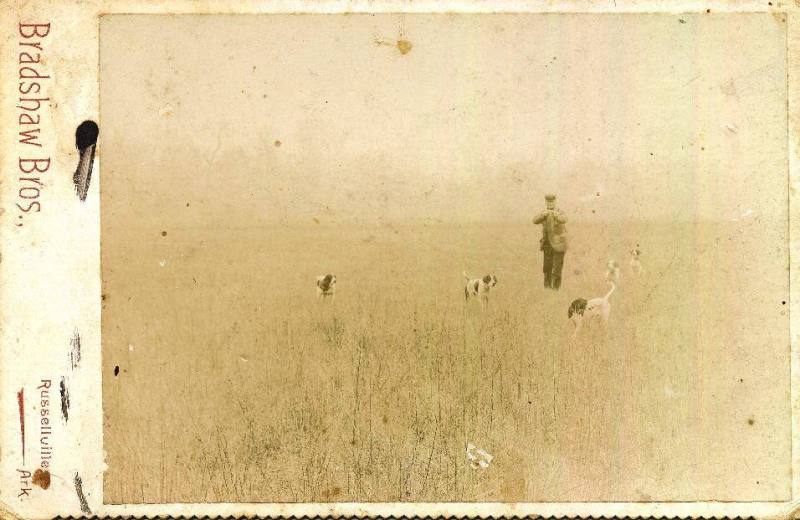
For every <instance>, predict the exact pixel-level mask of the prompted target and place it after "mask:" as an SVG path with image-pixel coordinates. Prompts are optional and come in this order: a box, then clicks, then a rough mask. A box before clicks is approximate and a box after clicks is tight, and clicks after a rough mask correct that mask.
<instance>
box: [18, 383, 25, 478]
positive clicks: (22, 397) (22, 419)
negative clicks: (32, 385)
mask: <svg viewBox="0 0 800 520" xmlns="http://www.w3.org/2000/svg"><path fill="white" fill-rule="evenodd" d="M17 406H19V436H20V438H21V439H22V465H23V466H24V465H25V389H24V388H20V389H19V392H17Z"/></svg>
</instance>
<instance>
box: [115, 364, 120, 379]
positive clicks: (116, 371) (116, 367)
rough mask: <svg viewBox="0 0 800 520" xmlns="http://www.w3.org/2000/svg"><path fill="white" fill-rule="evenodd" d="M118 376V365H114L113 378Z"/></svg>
mask: <svg viewBox="0 0 800 520" xmlns="http://www.w3.org/2000/svg"><path fill="white" fill-rule="evenodd" d="M118 375H119V365H116V366H115V367H114V377H116V376H118Z"/></svg>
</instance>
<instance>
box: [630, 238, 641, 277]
mask: <svg viewBox="0 0 800 520" xmlns="http://www.w3.org/2000/svg"><path fill="white" fill-rule="evenodd" d="M640 256H642V251H641V250H640V249H639V244H636V247H634V248H633V249H631V271H633V272H634V273H636V274H637V275H639V274H642V271H643V269H642V261H641V260H640V259H639V257H640Z"/></svg>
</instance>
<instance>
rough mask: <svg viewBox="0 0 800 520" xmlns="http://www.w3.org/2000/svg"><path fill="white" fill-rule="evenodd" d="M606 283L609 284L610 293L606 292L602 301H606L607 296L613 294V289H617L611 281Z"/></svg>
mask: <svg viewBox="0 0 800 520" xmlns="http://www.w3.org/2000/svg"><path fill="white" fill-rule="evenodd" d="M608 283H610V284H611V290H610V291H608V292H607V293H606V295H605V296H603V299H604V300H607V299H608V297H609V296H611V293H613V292H614V289H616V288H617V284H615V283H614V282H612V281H609V282H608Z"/></svg>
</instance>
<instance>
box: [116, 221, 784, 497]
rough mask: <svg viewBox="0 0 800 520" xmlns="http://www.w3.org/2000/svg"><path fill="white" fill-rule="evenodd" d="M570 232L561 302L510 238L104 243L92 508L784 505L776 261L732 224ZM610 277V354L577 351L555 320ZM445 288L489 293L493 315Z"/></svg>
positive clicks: (512, 233) (363, 232)
mask: <svg viewBox="0 0 800 520" xmlns="http://www.w3.org/2000/svg"><path fill="white" fill-rule="evenodd" d="M568 228H569V232H570V237H571V249H570V251H569V252H568V253H567V256H566V261H565V267H564V282H563V286H562V290H561V291H560V292H552V291H546V290H545V289H544V288H543V287H542V275H541V261H542V260H541V253H540V252H539V251H538V237H539V228H538V227H536V226H533V225H531V224H524V223H522V224H516V223H509V224H464V225H448V224H441V223H438V224H430V225H425V224H393V225H390V224H384V225H362V226H358V225H332V224H331V225H326V224H314V223H310V224H298V225H292V226H276V227H273V228H235V229H227V230H218V231H209V230H203V229H170V228H169V227H165V228H163V229H146V230H135V229H131V230H126V232H125V234H124V236H122V235H120V236H114V235H113V234H106V235H104V237H103V245H102V248H103V251H102V255H103V258H102V262H103V279H104V282H103V287H104V289H103V291H104V296H103V298H104V300H103V367H104V376H103V390H104V396H103V399H104V413H105V434H104V444H105V446H104V449H105V451H106V455H107V458H106V461H107V463H108V470H107V472H106V474H105V481H104V487H105V489H104V494H105V501H106V502H110V503H120V502H128V503H131V502H208V501H210V502H217V501H236V502H298V501H316V502H321V501H330V502H368V501H372V502H375V501H380V502H385V501H389V502H391V501H434V502H439V501H594V500H620V501H622V500H624V501H646V500H698V499H718V500H726V499H735V498H737V497H741V495H742V493H747V494H748V496H749V497H750V499H753V500H756V499H770V498H774V497H776V496H782V495H783V494H784V493H786V492H787V489H785V488H786V486H787V485H788V484H787V479H786V475H783V474H780V475H775V474H773V472H772V470H771V468H774V462H773V459H769V460H766V458H768V457H784V458H785V460H786V471H787V472H788V471H789V470H790V468H789V454H790V444H789V440H790V439H789V435H788V428H789V408H788V399H787V398H786V396H787V395H788V384H789V368H788V367H789V364H788V362H787V360H788V355H789V353H788V352H789V351H788V337H789V336H788V308H787V307H786V306H785V305H782V304H781V301H782V300H786V299H787V291H788V278H787V275H786V272H785V271H784V269H783V265H782V264H781V261H780V260H779V259H776V258H777V257H776V258H772V257H769V258H768V259H767V260H765V259H764V258H763V257H762V258H756V256H754V255H748V254H742V253H741V252H742V247H741V241H742V240H744V237H743V234H742V229H741V228H739V227H734V226H733V224H732V223H701V224H692V223H686V224H676V223H670V224H664V223H652V222H619V223H609V224H590V223H580V222H576V223H572V224H570V225H569V226H568ZM162 231H165V232H166V234H164V233H162ZM637 242H638V243H639V244H641V248H642V250H643V252H644V256H643V264H644V267H645V273H644V274H643V275H642V276H641V277H638V278H636V277H634V275H633V274H632V273H631V272H630V269H629V268H628V257H627V251H628V250H629V249H630V248H631V247H632V246H633V245H634V244H635V243H637ZM609 258H616V259H618V260H619V261H620V262H621V264H622V275H623V280H622V286H621V287H620V289H619V291H618V292H616V293H615V294H614V295H613V296H612V297H611V301H612V313H611V320H610V323H609V329H608V331H607V333H606V334H605V335H602V334H598V333H591V332H589V333H587V334H585V335H584V336H582V337H580V338H579V339H578V340H576V341H573V340H572V338H571V327H570V325H569V323H568V321H567V308H568V306H569V303H570V302H571V301H572V300H573V299H574V298H577V297H581V296H582V297H593V296H600V295H602V294H604V293H605V292H606V290H607V286H606V285H605V282H604V278H603V273H604V264H605V261H606V260H608V259H609ZM462 271H466V272H467V273H468V274H470V275H472V276H479V275H483V274H486V273H489V272H491V273H494V274H495V275H496V276H497V278H498V282H499V283H498V286H497V290H496V292H495V293H493V294H492V299H491V303H490V306H489V308H488V309H485V310H483V309H482V308H481V306H480V305H479V304H478V303H477V302H471V303H470V304H469V305H465V302H464V296H463V282H464V281H463V278H462V275H461V273H462ZM328 272H332V273H335V274H336V275H337V278H338V285H337V295H336V298H335V302H331V301H327V302H320V301H318V300H317V299H316V295H315V287H314V279H315V277H316V276H317V275H319V274H325V273H328ZM733 288H735V290H734V289H733ZM732 293H735V295H736V296H737V297H735V298H734V297H732V296H731V294H732ZM766 294H768V295H769V296H768V297H767V296H764V295H766ZM773 295H774V298H772V296H773ZM773 299H774V301H773ZM116 367H118V368H119V371H118V375H114V371H115V368H116ZM776 402H784V403H787V404H786V407H785V410H784V409H782V408H776V407H775V405H774V403H776ZM784 428H785V429H786V431H787V435H786V436H785V439H784V436H777V437H776V436H775V435H774V432H775V431H783V429H784ZM467 443H473V444H475V445H477V446H478V447H480V448H482V449H484V450H486V451H488V452H489V453H491V454H492V455H493V456H494V460H493V461H492V463H491V464H490V466H489V467H488V468H486V469H473V468H472V467H470V465H469V464H468V462H467V460H466V456H465V447H466V444H467ZM762 459H765V460H762Z"/></svg>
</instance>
